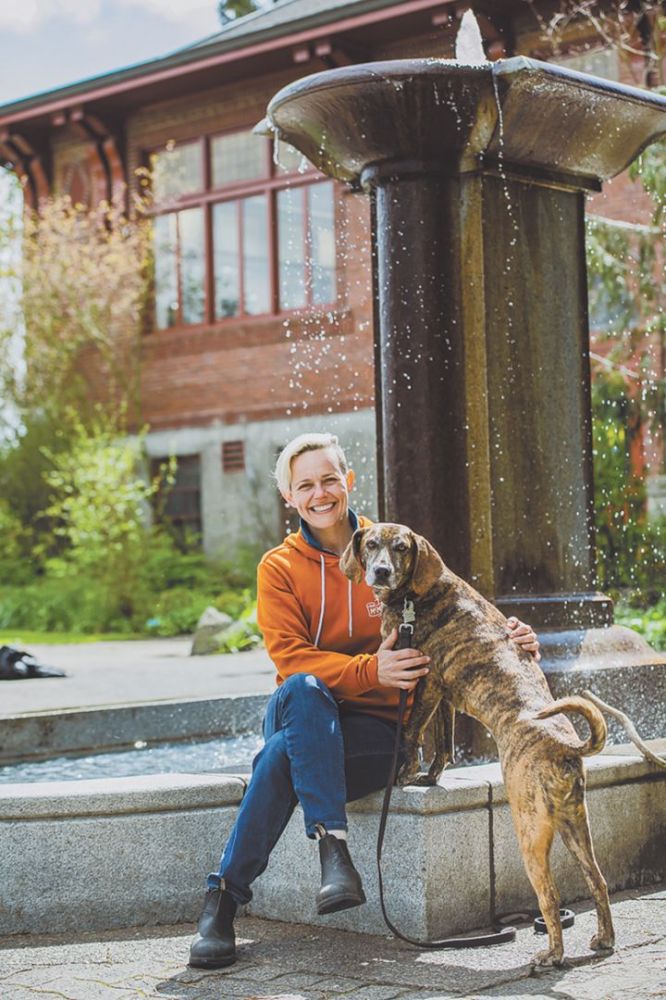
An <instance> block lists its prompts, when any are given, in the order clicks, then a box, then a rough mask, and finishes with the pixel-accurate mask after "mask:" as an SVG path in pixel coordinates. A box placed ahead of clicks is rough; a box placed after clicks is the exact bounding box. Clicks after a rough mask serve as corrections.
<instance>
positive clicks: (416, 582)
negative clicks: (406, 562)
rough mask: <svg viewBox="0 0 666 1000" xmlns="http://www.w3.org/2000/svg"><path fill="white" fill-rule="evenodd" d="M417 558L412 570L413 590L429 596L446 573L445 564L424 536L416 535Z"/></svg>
mask: <svg viewBox="0 0 666 1000" xmlns="http://www.w3.org/2000/svg"><path fill="white" fill-rule="evenodd" d="M414 542H415V543H416V556H415V559H414V569H413V570H412V581H411V589H412V590H413V591H414V593H415V594H419V595H423V594H427V592H428V591H429V590H430V588H431V587H432V586H433V585H434V584H435V583H437V581H438V580H439V578H440V576H441V575H442V573H443V572H444V563H443V562H442V560H441V558H440V556H439V553H438V552H437V551H436V550H435V549H434V548H433V547H432V545H431V544H430V542H429V541H427V540H426V539H425V538H423V536H422V535H414Z"/></svg>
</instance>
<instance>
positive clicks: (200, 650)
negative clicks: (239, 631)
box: [190, 606, 233, 656]
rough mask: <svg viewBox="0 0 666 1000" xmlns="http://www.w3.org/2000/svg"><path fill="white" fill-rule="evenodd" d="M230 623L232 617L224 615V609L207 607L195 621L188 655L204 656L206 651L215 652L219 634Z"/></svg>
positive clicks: (231, 622)
mask: <svg viewBox="0 0 666 1000" xmlns="http://www.w3.org/2000/svg"><path fill="white" fill-rule="evenodd" d="M231 624H233V618H231V617H230V616H229V615H226V614H225V613H224V611H218V610H217V608H213V607H210V606H209V607H207V608H206V610H205V611H204V612H203V614H202V615H201V618H200V619H199V621H198V623H197V628H196V632H195V633H194V638H193V639H192V649H191V650H190V656H205V655H206V654H207V653H216V652H217V649H218V645H219V637H220V634H221V633H222V632H224V630H225V629H227V628H228V627H229V626H230V625H231Z"/></svg>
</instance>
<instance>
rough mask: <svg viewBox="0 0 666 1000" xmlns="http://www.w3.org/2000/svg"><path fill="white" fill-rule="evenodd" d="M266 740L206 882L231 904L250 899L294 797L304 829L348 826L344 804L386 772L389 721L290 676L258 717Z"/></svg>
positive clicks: (310, 679)
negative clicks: (227, 894) (223, 888)
mask: <svg viewBox="0 0 666 1000" xmlns="http://www.w3.org/2000/svg"><path fill="white" fill-rule="evenodd" d="M263 733H264V740H265V744H264V746H263V747H262V749H261V750H260V751H259V753H258V754H257V756H256V757H255V759H254V761H253V764H252V778H251V779H250V782H249V784H248V787H247V791H246V792H245V795H244V797H243V801H242V802H241V805H240V808H239V810H238V816H237V818H236V822H235V824H234V827H233V830H232V831H231V835H230V837H229V841H228V843H227V846H226V848H225V851H224V854H223V855H222V859H221V861H220V867H219V871H218V872H217V873H211V874H210V875H209V876H208V887H209V888H210V889H214V888H217V887H219V885H220V879H224V882H225V885H226V888H227V889H228V891H229V892H230V893H231V895H232V896H233V897H234V899H235V900H236V902H237V903H248V902H249V901H250V900H251V899H252V892H251V890H250V886H251V884H252V882H254V880H255V879H256V878H257V876H259V875H261V873H262V872H263V870H264V869H265V867H266V865H267V864H268V859H269V857H270V853H271V851H272V850H273V847H274V846H275V844H276V843H277V841H278V840H279V838H280V835H281V834H282V831H283V830H284V828H285V826H286V825H287V823H288V822H289V818H290V817H291V814H292V812H293V811H294V808H295V806H296V803H297V802H300V804H301V806H302V808H303V816H304V819H305V832H306V833H307V835H308V837H314V835H315V827H316V825H317V824H318V823H321V824H322V826H324V827H326V829H328V830H346V829H347V814H346V810H345V802H351V801H353V800H354V799H360V798H362V797H363V796H364V795H367V794H368V793H369V792H372V791H376V790H377V789H379V788H383V787H384V786H385V785H386V783H387V781H388V775H389V769H390V765H391V757H392V754H393V744H394V741H395V725H393V724H392V723H390V722H386V721H384V720H383V719H380V718H377V717H376V716H373V715H367V714H366V713H365V712H359V711H355V710H354V711H352V710H348V709H346V708H345V706H344V705H343V706H342V707H339V706H338V704H337V702H336V700H335V698H334V697H333V695H332V694H331V692H330V691H329V689H328V688H327V687H326V685H325V684H323V683H322V682H321V681H320V680H319V679H318V678H317V677H314V676H312V675H311V674H294V675H293V676H292V677H289V678H288V679H287V680H286V681H285V682H284V684H281V685H280V687H279V688H278V689H277V691H275V693H274V694H273V696H272V698H271V700H270V701H269V703H268V706H267V708H266V715H265V718H264V727H263Z"/></svg>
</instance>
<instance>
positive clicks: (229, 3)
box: [217, 0, 266, 24]
mask: <svg viewBox="0 0 666 1000" xmlns="http://www.w3.org/2000/svg"><path fill="white" fill-rule="evenodd" d="M262 6H266V4H265V3H263V4H262V3H260V2H258V0H218V4H217V13H218V17H219V19H220V21H221V22H222V24H227V23H228V22H229V21H235V20H236V19H237V18H239V17H245V15H246V14H252V13H254V11H255V10H260V9H261V7H262Z"/></svg>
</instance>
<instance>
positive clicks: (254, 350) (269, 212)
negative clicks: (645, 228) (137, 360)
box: [0, 0, 657, 554]
mask: <svg viewBox="0 0 666 1000" xmlns="http://www.w3.org/2000/svg"><path fill="white" fill-rule="evenodd" d="M468 6H470V5H469V4H466V3H460V2H457V0H404V2H391V0H329V2H326V3H321V2H320V0H282V2H279V3H277V4H276V5H275V6H273V7H271V8H269V9H267V10H265V11H260V12H257V13H255V14H252V15H249V16H247V17H245V18H243V19H241V20H239V21H236V22H231V23H230V24H228V25H227V26H226V27H225V28H223V29H222V30H221V31H220V32H219V33H218V34H216V35H214V36H212V37H210V38H206V39H204V40H203V41H202V42H200V43H199V44H196V45H193V46H189V47H187V48H185V49H182V50H179V51H177V52H175V53H173V54H171V55H169V56H166V57H164V58H162V59H157V60H152V61H150V62H146V63H144V64H140V65H137V66H133V67H129V68H127V69H122V70H119V71H117V72H114V73H110V74H106V75H105V76H102V77H97V78H94V79H92V80H86V81H84V82H82V83H77V84H74V85H72V86H69V87H64V88H60V89H58V90H56V91H52V92H50V93H46V94H41V95H38V96H36V97H31V98H28V99H26V100H23V101H18V102H15V103H13V104H11V105H6V106H4V107H0V161H4V162H5V163H7V164H9V165H11V166H12V168H13V169H14V170H16V172H17V173H18V174H19V175H20V176H21V177H22V179H23V183H24V190H25V193H26V198H27V199H28V200H29V201H30V202H32V203H33V204H35V203H37V202H38V200H39V198H40V197H42V196H44V195H46V194H48V193H49V192H51V191H53V192H58V193H69V194H70V195H71V197H72V199H73V200H75V201H83V202H85V203H89V204H94V203H95V202H96V201H98V200H100V199H104V198H106V199H108V198H112V197H114V196H115V197H124V193H125V192H126V190H127V189H128V188H129V189H131V188H132V186H133V185H135V184H136V183H137V179H136V178H137V170H140V168H143V167H149V168H151V170H152V174H153V197H154V203H155V221H154V255H155V281H154V304H153V309H152V323H151V329H149V330H148V331H147V332H146V334H145V337H144V342H143V359H142V391H141V395H142V408H143V409H142V417H143V419H144V420H145V421H146V422H147V423H148V424H149V426H150V433H149V435H148V439H147V446H148V450H149V454H150V455H151V456H152V457H153V458H154V459H160V458H164V457H166V456H168V455H170V454H175V455H177V456H178V457H179V471H178V479H177V483H176V487H175V489H174V492H173V495H172V497H171V500H170V503H171V506H172V513H173V515H174V516H175V517H176V518H178V519H180V520H182V521H183V522H185V523H189V524H191V525H192V526H193V527H195V528H197V529H200V530H201V531H202V535H203V542H204V547H205V549H206V550H207V551H208V552H209V553H211V554H215V553H216V552H218V551H221V550H226V551H228V549H229V543H230V541H231V540H232V539H238V538H248V537H251V538H253V539H254V538H257V537H258V540H259V541H260V542H261V543H262V544H266V543H268V542H271V541H273V540H275V539H276V538H277V537H279V536H280V534H281V532H282V529H283V524H284V517H285V511H284V508H283V507H282V505H281V504H280V503H279V502H278V499H277V497H276V495H275V491H274V488H273V487H272V485H271V483H270V479H269V476H268V474H267V470H268V469H270V468H271V467H272V464H273V462H274V458H275V455H276V453H277V451H278V449H279V448H280V447H281V445H282V444H283V443H284V442H285V441H286V440H287V439H288V438H289V437H291V436H293V435H294V434H296V433H299V432H301V431H305V430H311V429H317V430H319V429H323V428H331V429H334V430H335V431H336V432H337V433H339V435H340V437H341V439H342V440H343V442H344V443H345V445H346V446H347V447H348V449H349V451H350V454H351V457H352V460H353V462H354V466H355V468H356V469H357V471H358V473H360V476H359V480H360V483H359V496H358V499H357V503H358V505H360V506H361V507H362V508H363V509H365V510H367V511H368V512H370V513H372V512H373V509H374V503H375V500H374V494H375V489H374V450H375V449H374V413H373V388H374V374H373V350H372V297H371V280H370V259H369V245H370V243H369V206H368V203H367V199H366V197H365V195H362V194H359V193H354V192H352V191H350V190H348V189H346V188H344V186H342V185H337V184H333V182H331V181H329V180H328V179H326V178H324V177H322V176H321V175H319V174H317V172H316V171H314V170H313V169H312V168H310V167H308V166H307V165H306V164H303V163H302V162H301V161H300V157H299V156H298V155H297V154H296V153H295V151H294V150H292V149H290V148H289V147H284V146H282V148H279V149H277V150H273V148H272V146H271V144H270V142H269V140H267V139H264V138H259V137H257V136H253V135H252V134H251V130H252V127H253V125H254V124H255V123H256V122H257V121H258V120H259V119H261V118H262V117H263V114H264V111H265V107H266V104H267V102H268V100H269V98H270V97H271V96H272V95H273V94H274V93H275V92H276V91H277V90H278V89H279V88H280V87H282V86H283V85H285V84H287V83H289V82H290V81H292V80H294V79H296V78H298V77H299V76H303V75H305V74H309V73H313V72H316V71H318V70H321V69H324V68H327V67H332V66H341V65H347V64H349V63H353V62H367V61H374V60H379V59H391V58H402V57H407V56H415V55H420V56H431V57H439V58H450V57H452V56H453V53H454V41H455V35H456V31H457V27H458V20H459V18H460V16H461V15H462V13H463V11H464V10H465V9H466V7H468ZM473 6H474V7H475V10H476V12H477V14H478V17H479V21H480V26H481V30H482V33H483V36H484V42H485V47H486V51H487V54H488V57H489V58H491V59H496V58H499V57H502V56H511V55H519V54H524V55H531V56H535V57H537V58H545V59H548V58H551V57H552V55H553V48H552V38H551V37H550V36H549V35H548V33H547V32H546V31H544V24H545V23H546V21H547V18H548V14H549V13H552V11H553V10H554V9H555V8H556V7H557V6H558V4H557V3H552V2H548V0H544V2H539V3H536V4H533V3H531V2H527V0H495V2H479V3H477V4H474V5H473ZM539 17H541V20H540V19H539ZM635 27H636V44H635V45H634V46H632V52H631V54H630V55H629V56H628V57H627V56H625V57H623V56H622V54H621V53H620V51H619V50H617V49H614V48H608V47H605V48H604V47H603V44H602V42H601V40H600V38H599V35H598V34H597V33H596V32H595V30H594V27H593V25H592V24H591V22H589V21H587V20H582V21H572V22H571V24H570V25H568V26H567V28H566V31H565V33H564V35H563V37H562V38H560V39H559V43H558V44H559V48H558V52H557V61H559V62H562V63H564V64H569V65H571V66H572V67H573V68H576V69H583V70H587V71H589V72H593V73H596V74H597V75H601V76H606V77H609V78H611V79H616V80H622V81H623V82H628V83H633V84H638V85H645V84H653V83H655V82H657V80H656V76H655V67H654V61H652V62H651V61H650V59H649V57H648V55H647V52H648V50H649V48H650V44H649V43H650V39H649V29H650V25H648V26H647V28H645V26H642V25H637V26H635ZM641 46H642V47H643V48H644V49H645V53H646V54H645V55H642V52H641ZM590 210H591V211H593V212H595V213H597V214H600V215H603V216H606V217H611V218H616V219H620V220H629V221H633V222H646V221H648V217H649V216H648V211H649V206H648V204H647V200H641V199H640V197H639V195H638V191H637V189H636V186H635V185H632V184H631V183H630V182H629V180H628V178H627V177H626V176H622V177H621V178H618V179H616V180H615V181H614V182H613V183H612V184H608V185H607V187H606V189H605V191H604V192H603V193H602V194H600V195H598V196H594V197H592V198H591V200H590Z"/></svg>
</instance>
